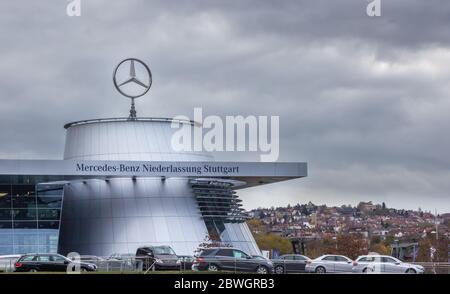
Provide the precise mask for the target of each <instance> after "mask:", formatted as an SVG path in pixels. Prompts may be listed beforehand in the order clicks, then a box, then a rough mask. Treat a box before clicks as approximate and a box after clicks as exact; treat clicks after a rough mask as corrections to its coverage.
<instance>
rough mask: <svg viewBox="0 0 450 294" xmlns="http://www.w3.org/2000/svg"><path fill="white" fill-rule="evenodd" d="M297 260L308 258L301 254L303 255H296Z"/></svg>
mask: <svg viewBox="0 0 450 294" xmlns="http://www.w3.org/2000/svg"><path fill="white" fill-rule="evenodd" d="M295 260H306V257H304V256H301V255H296V256H295Z"/></svg>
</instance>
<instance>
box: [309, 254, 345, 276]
mask: <svg viewBox="0 0 450 294" xmlns="http://www.w3.org/2000/svg"><path fill="white" fill-rule="evenodd" d="M352 267H353V261H352V260H351V259H350V258H348V257H347V256H343V255H331V254H327V255H322V256H320V257H317V258H316V259H313V260H308V261H307V262H306V266H305V271H306V272H310V273H318V274H324V273H342V272H347V273H351V272H352Z"/></svg>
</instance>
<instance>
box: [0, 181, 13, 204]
mask: <svg viewBox="0 0 450 294" xmlns="http://www.w3.org/2000/svg"><path fill="white" fill-rule="evenodd" d="M0 208H11V195H9V191H8V190H6V189H2V188H1V186H0Z"/></svg>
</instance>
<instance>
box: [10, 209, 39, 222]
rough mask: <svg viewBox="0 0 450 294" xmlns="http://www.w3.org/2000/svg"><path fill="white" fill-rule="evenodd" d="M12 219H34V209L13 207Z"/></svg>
mask: <svg viewBox="0 0 450 294" xmlns="http://www.w3.org/2000/svg"><path fill="white" fill-rule="evenodd" d="M13 216H14V220H35V219H36V209H14V210H13Z"/></svg>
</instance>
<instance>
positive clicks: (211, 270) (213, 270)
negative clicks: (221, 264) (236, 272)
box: [208, 264, 219, 272]
mask: <svg viewBox="0 0 450 294" xmlns="http://www.w3.org/2000/svg"><path fill="white" fill-rule="evenodd" d="M218 270H219V268H218V267H217V265H215V264H210V265H208V271H210V272H217V271H218Z"/></svg>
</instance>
